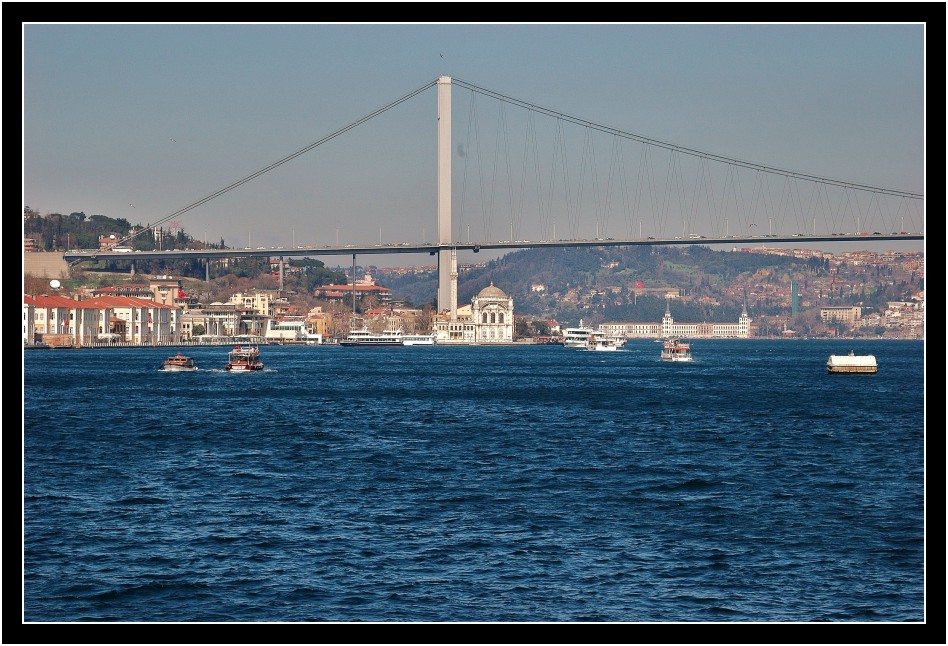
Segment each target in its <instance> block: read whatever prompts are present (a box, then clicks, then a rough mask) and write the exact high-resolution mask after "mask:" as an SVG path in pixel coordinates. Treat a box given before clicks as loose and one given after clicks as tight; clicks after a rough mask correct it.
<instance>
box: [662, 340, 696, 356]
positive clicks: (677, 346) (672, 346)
mask: <svg viewBox="0 0 948 646" xmlns="http://www.w3.org/2000/svg"><path fill="white" fill-rule="evenodd" d="M662 361H692V357H691V345H690V344H688V343H683V342H682V341H680V340H679V339H666V340H665V343H664V344H663V345H662Z"/></svg>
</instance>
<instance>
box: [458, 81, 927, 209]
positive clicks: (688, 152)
mask: <svg viewBox="0 0 948 646" xmlns="http://www.w3.org/2000/svg"><path fill="white" fill-rule="evenodd" d="M452 82H453V83H454V84H456V85H460V86H461V87H464V88H467V89H468V90H471V91H472V92H478V93H481V94H484V95H486V96H490V97H493V98H495V99H499V100H501V101H507V102H509V103H513V104H515V105H519V106H520V107H523V108H527V109H530V110H533V111H535V112H539V113H541V114H545V115H547V116H550V117H555V118H557V119H562V120H564V121H569V122H571V123H575V124H577V125H582V126H586V127H587V128H593V129H595V130H599V131H602V132H607V133H610V134H613V135H617V136H619V137H623V138H625V139H632V140H634V141H638V142H640V143H643V144H650V145H653V146H658V147H660V148H665V149H667V150H673V151H678V152H680V153H684V154H686V155H692V156H696V157H703V158H706V159H711V160H714V161H719V162H724V163H727V164H733V165H735V166H740V167H743V168H751V169H754V170H760V171H764V172H766V173H773V174H777V175H784V176H787V177H794V178H796V179H803V180H808V181H812V182H819V183H822V184H830V185H833V186H842V187H845V188H853V189H859V190H864V191H873V192H876V193H885V194H887V195H895V196H897V197H907V198H912V199H918V200H920V199H924V197H925V196H924V195H922V194H921V193H911V192H909V191H900V190H897V189H890V188H883V187H880V186H871V185H869V184H858V183H855V182H847V181H845V180H838V179H832V178H829V177H821V176H819V175H810V174H808V173H801V172H797V171H792V170H786V169H782V168H776V167H774V166H765V165H763V164H758V163H755V162H748V161H743V160H740V159H734V158H732V157H725V156H723V155H717V154H714V153H709V152H704V151H701V150H697V149H694V148H687V147H685V146H679V145H677V144H672V143H668V142H667V141H661V140H659V139H653V138H651V137H646V136H644V135H638V134H635V133H632V132H626V131H623V130H619V129H617V128H612V127H610V126H604V125H602V124H599V123H595V122H593V121H588V120H586V119H581V118H579V117H574V116H571V115H569V114H566V113H563V112H559V111H557V110H552V109H550V108H544V107H542V106H538V105H536V104H533V103H528V102H527V101H523V100H521V99H515V98H513V97H510V96H507V95H505V94H501V93H500V92H495V91H493V90H488V89H486V88H482V87H480V86H478V85H474V84H473V83H468V82H467V81H463V80H461V79H458V78H452Z"/></svg>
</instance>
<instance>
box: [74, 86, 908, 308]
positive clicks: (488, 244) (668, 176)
mask: <svg viewBox="0 0 948 646" xmlns="http://www.w3.org/2000/svg"><path fill="white" fill-rule="evenodd" d="M455 87H458V88H462V89H464V90H466V91H469V93H470V94H469V95H470V97H471V100H470V103H469V104H468V105H467V106H466V114H467V124H466V129H464V128H458V130H459V131H465V134H464V141H463V143H462V144H459V147H458V150H467V151H469V152H468V153H467V154H465V155H464V156H463V157H460V156H459V158H460V159H463V165H462V164H459V165H461V166H462V168H460V169H454V168H452V161H453V154H452V153H453V150H454V148H453V142H452V134H453V129H454V126H453V119H452V116H453V115H452V89H453V88H455ZM431 88H436V89H437V117H438V119H437V176H436V179H437V206H436V213H434V214H432V215H433V216H434V217H433V222H432V223H433V224H434V225H435V226H434V229H435V232H436V233H435V238H436V239H435V240H433V241H431V242H428V241H422V242H385V241H383V240H382V236H381V229H380V233H379V242H378V243H374V242H373V243H371V244H367V243H364V242H363V243H358V244H342V245H340V244H339V243H338V233H337V243H336V244H335V245H331V244H327V245H313V244H309V245H299V246H298V245H295V244H294V245H293V246H290V247H267V248H250V247H247V248H243V249H211V248H203V249H173V250H159V251H133V250H132V248H131V246H130V244H129V243H130V240H131V238H132V237H134V236H137V235H141V234H142V233H144V232H146V231H153V230H155V229H157V228H159V227H161V226H162V225H163V224H165V223H166V222H170V221H175V220H176V219H177V218H179V217H180V216H182V215H183V214H185V213H187V212H188V211H191V210H193V209H196V208H198V207H200V206H202V205H204V204H206V203H207V202H209V201H211V200H213V199H215V198H217V197H220V196H221V195H224V194H225V193H228V192H230V191H232V190H234V189H237V188H238V187H241V186H243V185H244V184H247V183H248V182H251V181H253V180H254V179H256V178H258V177H260V176H261V175H263V174H265V173H268V172H271V171H273V170H275V169H277V168H279V167H280V166H283V165H284V164H287V163H289V162H291V161H293V160H295V159H297V158H299V157H301V156H303V155H305V154H307V153H309V152H310V151H312V150H313V149H315V148H317V147H318V146H320V145H323V144H325V143H327V142H329V141H331V140H333V139H335V138H336V137H339V136H341V135H343V134H345V133H347V132H349V131H351V130H353V129H355V128H358V127H359V126H361V125H362V124H364V123H366V122H367V121H369V120H371V119H373V118H375V117H377V116H379V115H381V114H383V113H385V112H387V111H389V110H391V109H393V108H395V107H397V106H399V105H401V104H403V103H405V102H407V101H409V100H410V99H413V98H415V97H416V96H419V95H422V94H424V93H425V92H426V91H427V90H429V89H431ZM485 100H486V101H487V102H488V103H489V104H491V105H492V106H493V107H494V108H495V111H492V116H493V117H494V122H495V123H496V124H497V125H496V128H495V130H494V132H493V133H488V134H492V137H491V139H492V140H493V144H492V146H490V147H488V146H487V145H486V144H484V143H483V142H482V137H481V134H482V133H481V130H483V129H484V128H483V127H482V125H481V123H482V121H485V119H484V118H483V117H482V115H483V114H484V113H485V112H487V110H485V108H484V107H483V106H482V104H483V102H484V101H485ZM515 112H516V113H517V114H518V116H519V118H520V120H521V121H520V123H521V125H522V127H520V128H516V127H514V125H513V124H514V122H515V117H514V113H515ZM576 131H578V132H580V133H581V136H578V137H572V139H571V136H572V135H573V133H574V132H576ZM516 132H522V133H523V134H522V135H516V134H514V133H516ZM521 142H522V145H521ZM488 148H489V149H488ZM603 151H607V152H606V153H605V154H603ZM603 157H605V158H607V161H601V160H602V158H603ZM472 159H473V160H474V161H473V162H472V161H471V160H472ZM455 183H458V184H460V186H459V187H458V188H459V190H458V191H454V190H453V189H454V188H455V186H454V185H455ZM504 194H505V195H504ZM504 198H506V200H505V199H504ZM472 213H473V215H472ZM478 216H479V217H478ZM617 220H619V222H616V221H617ZM557 223H559V224H560V232H559V234H557ZM472 224H474V225H475V232H476V233H475V235H474V236H473V238H472V235H471V225H472ZM593 225H594V226H593ZM564 228H565V230H564ZM593 228H594V229H595V233H593ZM497 229H500V230H501V231H502V233H500V234H496V233H495V230H497ZM613 230H615V233H612V231H613ZM501 238H502V239H501ZM892 240H899V241H905V240H924V195H922V194H920V193H913V192H909V191H903V190H898V189H893V188H886V187H881V186H870V185H865V184H860V183H857V182H851V181H844V180H839V179H834V178H828V177H822V176H819V175H814V174H809V173H805V172H801V171H792V170H786V169H781V168H775V167H770V166H765V165H762V164H758V163H754V162H749V161H744V160H740V159H736V158H732V157H727V156H722V155H718V154H714V153H711V152H707V151H701V150H696V149H692V148H687V147H683V146H681V145H677V144H672V143H668V142H665V141H661V140H658V139H654V138H649V137H645V136H642V135H639V134H636V133H632V132H627V131H624V130H620V129H617V128H614V127H610V126H606V125H602V124H598V123H595V122H592V121H588V120H585V119H582V118H579V117H575V116H572V115H569V114H565V113H562V112H558V111H556V110H552V109H550V108H546V107H542V106H538V105H535V104H532V103H529V102H526V101H523V100H521V99H517V98H514V97H510V96H507V95H503V94H500V93H498V92H494V91H491V90H488V89H485V88H482V87H479V86H477V85H474V84H471V83H467V82H465V81H462V80H460V79H456V78H452V77H449V76H441V77H438V78H437V79H435V80H434V81H431V82H429V83H427V84H425V85H423V86H422V87H420V88H417V89H415V90H413V91H412V92H410V93H409V94H406V95H405V96H403V97H400V98H399V99H397V100H395V101H393V102H391V103H390V104H388V105H386V106H384V107H382V108H380V109H378V110H376V111H374V112H371V113H369V114H367V115H365V116H364V117H362V118H360V119H358V120H356V121H354V122H352V123H350V124H348V125H346V126H345V127H343V128H340V129H339V130H336V131H335V132H333V133H331V134H329V135H327V136H325V137H323V138H321V139H320V140H318V141H316V142H313V143H312V144H310V145H308V146H306V147H304V148H302V149H300V150H297V151H296V152H294V153H292V154H290V155H288V156H286V157H283V158H282V159H280V160H278V161H276V162H274V163H272V164H269V165H268V166H266V167H264V168H261V169H260V170H258V171H256V172H254V173H252V174H250V175H247V176H245V177H243V178H241V179H239V180H237V181H236V182H233V183H232V184H229V185H227V186H225V187H223V188H221V189H219V190H217V191H214V192H213V193H210V194H209V195H207V196H205V197H203V198H201V199H200V200H197V201H195V202H192V203H191V204H189V205H187V206H185V207H183V208H181V209H179V210H177V211H175V212H173V213H171V214H169V215H168V216H166V217H164V218H163V219H160V220H159V221H157V222H155V223H153V224H149V226H148V228H146V229H140V230H138V231H136V232H135V233H134V234H133V236H129V237H127V238H125V239H121V240H118V241H116V242H115V244H114V245H112V246H111V247H110V248H107V249H97V250H78V251H75V250H74V251H67V252H66V253H65V254H64V259H65V260H66V261H67V262H69V263H71V264H75V263H78V262H84V261H98V260H131V261H132V262H135V261H137V260H153V259H204V260H214V259H221V258H243V257H259V256H266V257H280V258H281V259H282V258H285V257H316V256H335V255H351V256H352V257H353V265H354V264H355V258H356V256H358V255H373V254H386V255H387V254H403V253H415V254H418V253H427V254H430V255H434V256H437V258H438V262H437V265H438V295H437V302H438V309H439V310H441V311H450V312H452V313H453V312H454V311H455V309H456V307H457V253H458V251H472V252H474V253H477V252H480V251H503V250H508V249H530V248H543V247H581V246H594V247H606V246H635V245H649V246H659V245H693V244H701V245H711V244H732V245H733V244H739V243H740V244H745V243H750V244H755V243H756V244H759V243H764V242H766V243H768V244H771V243H793V244H800V245H802V244H808V243H817V242H843V241H859V242H865V243H870V242H871V243H877V242H882V241H892ZM294 242H295V241H294ZM129 254H134V255H132V256H130V255H129ZM280 266H281V269H282V263H281V265H280Z"/></svg>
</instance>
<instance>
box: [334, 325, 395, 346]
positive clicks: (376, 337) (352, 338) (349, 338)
mask: <svg viewBox="0 0 948 646" xmlns="http://www.w3.org/2000/svg"><path fill="white" fill-rule="evenodd" d="M339 345H344V346H347V347H355V346H369V347H389V346H399V347H401V346H403V345H405V338H404V334H402V331H401V330H385V331H384V332H372V331H371V330H369V329H368V328H367V327H362V328H360V329H358V330H349V334H347V335H346V338H344V339H343V340H342V341H340V342H339Z"/></svg>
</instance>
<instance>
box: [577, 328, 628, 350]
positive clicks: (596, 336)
mask: <svg viewBox="0 0 948 646" xmlns="http://www.w3.org/2000/svg"><path fill="white" fill-rule="evenodd" d="M621 346H622V344H621V342H620V341H619V340H617V339H615V338H614V337H610V336H607V335H606V333H605V332H593V333H592V334H590V335H589V337H588V338H587V339H586V349H587V350H592V351H594V352H615V351H616V350H618V349H619V348H620V347H621Z"/></svg>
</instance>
